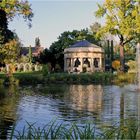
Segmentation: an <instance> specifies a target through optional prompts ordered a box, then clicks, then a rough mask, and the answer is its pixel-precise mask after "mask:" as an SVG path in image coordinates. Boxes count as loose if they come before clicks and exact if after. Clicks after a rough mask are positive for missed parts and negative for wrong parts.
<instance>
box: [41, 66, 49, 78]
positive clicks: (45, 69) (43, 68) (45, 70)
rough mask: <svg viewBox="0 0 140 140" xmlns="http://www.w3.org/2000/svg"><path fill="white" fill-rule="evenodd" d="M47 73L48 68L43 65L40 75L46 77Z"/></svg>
mask: <svg viewBox="0 0 140 140" xmlns="http://www.w3.org/2000/svg"><path fill="white" fill-rule="evenodd" d="M48 73H49V69H48V66H47V65H43V67H42V74H43V76H46V75H48Z"/></svg>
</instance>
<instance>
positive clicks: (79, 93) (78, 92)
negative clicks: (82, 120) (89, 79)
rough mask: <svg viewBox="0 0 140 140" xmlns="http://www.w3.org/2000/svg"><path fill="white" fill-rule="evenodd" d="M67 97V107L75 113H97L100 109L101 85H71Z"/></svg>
mask: <svg viewBox="0 0 140 140" xmlns="http://www.w3.org/2000/svg"><path fill="white" fill-rule="evenodd" d="M68 93H69V94H68V96H66V97H65V99H66V100H69V102H70V104H69V106H70V107H71V108H72V109H74V110H77V111H89V112H95V113H99V112H101V108H102V96H103V88H102V86H101V85H96V86H95V85H71V86H70V87H69V91H68Z"/></svg>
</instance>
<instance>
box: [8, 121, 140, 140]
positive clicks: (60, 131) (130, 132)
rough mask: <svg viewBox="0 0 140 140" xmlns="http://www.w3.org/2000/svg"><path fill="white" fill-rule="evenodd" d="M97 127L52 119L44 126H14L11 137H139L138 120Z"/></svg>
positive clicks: (28, 124)
mask: <svg viewBox="0 0 140 140" xmlns="http://www.w3.org/2000/svg"><path fill="white" fill-rule="evenodd" d="M101 129H102V130H100V129H99V128H98V129H97V126H96V125H92V124H90V123H86V124H85V125H84V126H78V125H77V124H75V123H73V124H69V125H66V124H62V123H58V122H56V121H51V122H50V123H48V124H47V125H45V126H44V127H43V128H40V127H36V124H35V123H33V124H30V123H28V122H27V125H26V126H24V127H23V130H22V131H21V132H19V131H18V130H16V126H14V127H13V128H12V130H11V132H10V135H9V137H10V139H50V140H51V139H73V140H74V139H92V140H94V139H100V140H102V139H138V138H139V134H138V125H137V122H136V120H135V121H134V120H131V121H130V120H124V121H123V125H122V124H121V123H117V124H115V125H113V126H110V127H108V128H107V127H104V128H101Z"/></svg>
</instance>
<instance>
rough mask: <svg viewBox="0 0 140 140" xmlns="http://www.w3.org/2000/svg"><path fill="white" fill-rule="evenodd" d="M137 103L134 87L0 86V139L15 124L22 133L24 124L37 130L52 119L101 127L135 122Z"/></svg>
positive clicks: (139, 98) (5, 135)
mask: <svg viewBox="0 0 140 140" xmlns="http://www.w3.org/2000/svg"><path fill="white" fill-rule="evenodd" d="M139 100H140V96H139V93H138V92H137V90H136V85H125V86H122V87H121V86H116V85H108V86H102V85H61V84H58V85H37V86H21V87H17V86H10V87H3V86H0V132H1V131H3V133H2V134H1V135H0V139H1V138H4V139H6V138H7V135H8V134H9V132H10V130H11V128H12V126H13V125H14V124H16V128H17V129H18V130H19V131H20V130H21V131H22V129H23V127H24V126H25V125H26V124H27V122H29V123H35V124H36V125H37V126H38V127H43V126H44V125H45V124H47V123H49V122H50V121H51V120H56V121H58V122H63V123H65V124H67V125H69V124H70V123H73V122H76V123H77V124H78V125H81V126H82V125H84V124H85V123H87V122H90V123H92V124H96V125H97V126H99V127H103V126H112V125H114V124H115V123H119V122H120V121H121V120H122V119H135V120H136V119H138V112H139V111H138V103H139Z"/></svg>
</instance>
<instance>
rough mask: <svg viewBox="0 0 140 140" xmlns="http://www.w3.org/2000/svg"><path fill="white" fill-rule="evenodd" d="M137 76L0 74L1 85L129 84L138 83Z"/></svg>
mask: <svg viewBox="0 0 140 140" xmlns="http://www.w3.org/2000/svg"><path fill="white" fill-rule="evenodd" d="M135 79H136V74H135V73H132V74H128V73H119V74H112V73H110V72H105V73H102V72H95V73H80V74H68V73H50V74H47V75H44V74H42V72H28V73H27V72H23V73H14V74H12V75H11V76H7V75H6V74H4V73H1V74H0V83H1V84H2V83H4V84H5V83H6V84H20V85H22V84H23V85H26V84H50V83H56V84H61V83H62V84H63V83H66V84H128V83H132V84H134V83H136V80H135Z"/></svg>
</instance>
